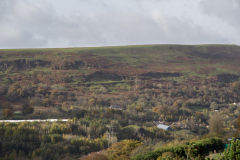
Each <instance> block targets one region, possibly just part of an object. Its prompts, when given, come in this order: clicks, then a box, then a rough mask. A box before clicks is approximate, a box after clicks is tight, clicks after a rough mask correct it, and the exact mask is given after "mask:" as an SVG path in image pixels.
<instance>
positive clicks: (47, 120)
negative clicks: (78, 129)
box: [0, 119, 70, 123]
mask: <svg viewBox="0 0 240 160" xmlns="http://www.w3.org/2000/svg"><path fill="white" fill-rule="evenodd" d="M69 120H70V119H28V120H0V123H4V122H8V123H20V122H58V121H59V122H67V121H69Z"/></svg>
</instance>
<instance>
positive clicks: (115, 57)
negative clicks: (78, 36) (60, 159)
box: [0, 45, 240, 159]
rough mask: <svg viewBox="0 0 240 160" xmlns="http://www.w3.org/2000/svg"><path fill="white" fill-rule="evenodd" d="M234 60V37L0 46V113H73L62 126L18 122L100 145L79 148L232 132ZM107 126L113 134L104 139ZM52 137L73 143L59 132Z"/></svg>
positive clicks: (238, 85) (239, 70)
mask: <svg viewBox="0 0 240 160" xmlns="http://www.w3.org/2000/svg"><path fill="white" fill-rule="evenodd" d="M239 62H240V46H236V45H142V46H121V47H92V48H63V49H58V48H57V49H5V50H0V119H38V118H39V119H46V118H62V119H63V118H71V119H73V121H69V122H67V123H66V124H64V123H61V122H56V124H58V123H60V126H59V127H57V125H56V124H55V123H53V124H47V125H49V126H48V127H46V126H45V125H41V124H31V125H30V128H28V127H29V126H28V124H24V125H19V126H18V127H20V128H21V127H23V128H24V127H26V128H27V129H33V128H34V127H36V128H38V130H41V131H40V132H38V133H36V134H37V135H38V134H39V135H38V136H40V135H42V134H43V135H45V134H54V136H53V138H54V137H55V136H56V135H55V134H59V135H60V136H63V135H68V134H70V135H71V136H73V135H74V136H79V137H88V138H90V139H91V140H92V141H91V142H88V139H86V140H85V139H84V142H85V141H86V143H88V145H91V143H96V145H97V146H98V147H96V148H97V149H93V150H91V151H90V150H86V151H84V152H80V151H78V152H77V153H78V154H79V155H83V154H87V153H90V152H93V151H98V150H100V149H104V148H106V147H107V144H108V145H109V144H112V143H113V142H115V141H121V140H125V139H134V140H138V141H141V142H143V143H144V144H146V146H145V147H146V148H147V147H149V146H148V145H149V144H151V145H157V144H158V143H166V142H170V141H172V140H179V141H182V140H189V139H192V138H199V137H200V136H203V135H206V134H214V135H215V134H217V135H220V136H222V137H226V138H227V137H232V136H233V135H236V134H237V133H238V131H237V130H238V125H237V118H238V116H239V115H240V112H239V111H240V96H239V94H240V65H239ZM111 105H112V107H110V106H111ZM116 106H117V107H116ZM159 121H160V122H159ZM216 122H218V123H216ZM158 123H164V124H165V125H169V126H170V127H171V128H172V130H171V131H166V130H163V129H159V128H157V127H156V125H157V124H158ZM2 125H3V124H2ZM218 125H220V127H219V126H218ZM216 126H217V127H216ZM4 127H6V128H7V127H10V128H12V129H14V127H17V126H15V125H12V126H8V125H6V126H4V125H3V126H2V128H4ZM31 127H32V128H31ZM36 128H34V129H33V130H35V129H36ZM112 128H114V129H113V130H114V138H115V140H114V141H113V140H112V139H111V140H110V141H109V140H108V142H106V137H107V134H109V132H112ZM219 128H220V129H219ZM34 133H35V132H34ZM7 135H8V134H6V136H7ZM59 135H58V136H59ZM38 136H37V137H38ZM51 136H52V135H51ZM71 136H70V137H71ZM8 138H11V137H8ZM55 138H57V137H55ZM75 138H76V137H75ZM98 138H102V139H103V140H102V142H101V143H103V144H104V145H100V141H98ZM70 139H71V138H70ZM78 140H79V139H78ZM39 141H42V139H41V140H39ZM76 141H77V140H76ZM79 141H80V140H79ZM81 141H83V140H82V139H81ZM150 141H151V142H150ZM6 143H7V142H6ZM47 143H48V142H47ZM49 143H50V142H49ZM51 143H55V141H54V142H51ZM56 143H67V144H68V145H69V146H70V148H68V149H69V150H71V145H73V144H71V143H70V141H68V138H66V137H65V138H64V136H63V137H62V139H61V138H60V140H59V142H58V141H56ZM76 143H77V142H76ZM79 143H80V142H79ZM134 143H135V142H134ZM49 145H50V144H49ZM50 146H51V145H50ZM38 147H39V146H35V148H38ZM148 149H149V148H148ZM151 149H152V148H151ZM74 153H75V152H73V153H72V152H71V154H74ZM39 154H40V151H39ZM59 154H61V153H59ZM136 154H137V152H136V153H135V155H136ZM2 155H5V153H2ZM53 159H54V158H53Z"/></svg>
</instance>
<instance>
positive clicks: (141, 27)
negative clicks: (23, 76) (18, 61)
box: [0, 0, 240, 48]
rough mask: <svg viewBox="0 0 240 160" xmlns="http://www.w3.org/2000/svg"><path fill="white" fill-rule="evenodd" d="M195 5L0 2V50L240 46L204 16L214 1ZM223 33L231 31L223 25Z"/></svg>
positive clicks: (134, 0)
mask: <svg viewBox="0 0 240 160" xmlns="http://www.w3.org/2000/svg"><path fill="white" fill-rule="evenodd" d="M200 1H201V0H196V1H194V2H191V3H189V2H190V1H189V0H181V2H182V3H180V2H179V0H121V1H115V0H81V1H80V0H68V1H66V0H58V1H56V0H34V1H33V0H1V1H0V37H1V39H0V48H27V47H73V46H79V47H81V46H101V45H128V44H151V43H155V44H156V43H181V44H183V43H184V44H189V43H191V44H194V43H238V42H239V43H240V40H239V39H238V38H237V37H233V38H232V37H231V35H235V30H234V31H232V32H231V31H229V34H227V33H226V34H224V33H222V32H221V31H218V32H217V31H215V28H217V27H218V25H219V24H213V23H212V22H211V20H212V17H211V16H208V15H214V16H215V17H216V15H215V14H217V15H218V12H217V11H218V10H220V9H218V8H217V9H215V10H216V11H215V12H214V13H210V11H209V10H210V8H212V7H213V6H214V5H213V4H217V3H218V2H217V0H213V1H215V2H213V4H209V5H208V4H205V2H204V0H202V2H200ZM221 1H223V2H224V1H226V2H227V0H221ZM185 4H189V6H190V7H191V5H194V6H197V10H196V11H195V10H193V9H191V8H189V6H187V7H188V8H187V7H186V6H185ZM211 5H213V6H211ZM198 7H199V8H198ZM230 8H231V7H230ZM198 9H199V10H198ZM235 12H237V11H233V12H232V13H231V15H229V16H230V17H232V16H233V15H236V14H238V13H235ZM195 15H196V16H195ZM226 19H228V20H229V21H232V20H230V19H231V18H228V17H226ZM202 21H203V22H204V21H205V22H206V23H208V25H205V23H202ZM200 22H201V23H200ZM216 22H219V21H216ZM219 23H221V24H225V21H221V22H219ZM235 25H236V26H239V25H238V24H235ZM208 26H211V27H212V30H210V29H209V27H208ZM224 29H225V30H233V28H231V27H230V28H229V26H228V25H226V26H225V28H224ZM234 29H235V28H234ZM238 31H239V30H238ZM230 33H231V34H230Z"/></svg>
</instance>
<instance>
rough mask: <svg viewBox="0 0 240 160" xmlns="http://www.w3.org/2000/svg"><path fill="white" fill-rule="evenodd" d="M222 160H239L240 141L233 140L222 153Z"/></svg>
mask: <svg viewBox="0 0 240 160" xmlns="http://www.w3.org/2000/svg"><path fill="white" fill-rule="evenodd" d="M223 154H224V160H238V159H240V141H239V140H235V139H233V140H232V141H231V145H230V146H229V147H228V148H227V150H225V151H224V153H223Z"/></svg>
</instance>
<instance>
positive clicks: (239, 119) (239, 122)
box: [237, 116, 240, 131]
mask: <svg viewBox="0 0 240 160" xmlns="http://www.w3.org/2000/svg"><path fill="white" fill-rule="evenodd" d="M237 125H238V130H239V131H240V116H238V119H237Z"/></svg>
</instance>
